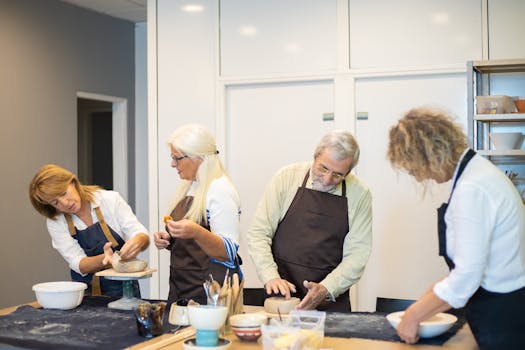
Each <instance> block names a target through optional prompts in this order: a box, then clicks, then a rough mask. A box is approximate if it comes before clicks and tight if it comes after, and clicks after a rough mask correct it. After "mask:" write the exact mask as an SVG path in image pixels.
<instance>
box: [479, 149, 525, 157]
mask: <svg viewBox="0 0 525 350" xmlns="http://www.w3.org/2000/svg"><path fill="white" fill-rule="evenodd" d="M476 152H477V153H478V154H479V155H482V156H491V157H525V149H509V150H502V151H498V150H493V149H491V150H476Z"/></svg>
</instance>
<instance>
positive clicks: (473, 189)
mask: <svg viewBox="0 0 525 350" xmlns="http://www.w3.org/2000/svg"><path fill="white" fill-rule="evenodd" d="M456 173H457V169H456ZM455 177H456V175H454V178H455ZM445 222H446V225H447V231H446V237H447V252H448V255H449V257H450V258H451V259H452V260H453V261H454V264H455V268H454V269H453V270H452V271H451V272H450V274H449V275H448V276H447V277H446V278H444V279H443V280H441V281H440V282H438V283H437V284H436V285H435V286H434V292H435V293H436V295H437V296H438V297H439V298H441V299H442V300H444V301H446V302H447V303H448V304H449V305H451V306H452V307H454V308H459V307H463V306H464V305H465V304H466V303H467V301H468V300H469V298H470V297H471V296H472V295H473V294H474V293H475V292H476V290H477V289H478V288H479V287H480V286H481V287H483V288H484V289H486V290H488V291H491V292H499V293H505V292H510V291H514V290H516V289H519V288H521V287H523V286H525V207H524V206H523V203H522V199H521V197H520V195H519V193H518V192H517V190H516V188H515V187H514V185H513V184H512V182H511V181H510V180H509V179H508V178H507V176H505V174H503V173H502V172H501V171H500V170H499V169H498V168H497V167H496V166H495V165H494V164H492V163H491V162H490V161H488V160H487V159H485V158H483V157H482V156H479V155H476V156H474V158H472V159H471V161H470V162H469V163H468V165H467V167H466V168H465V170H464V172H463V174H462V175H461V177H460V178H459V180H458V182H457V184H456V188H455V190H454V192H453V194H452V198H451V200H450V203H449V206H448V209H447V212H446V214H445Z"/></svg>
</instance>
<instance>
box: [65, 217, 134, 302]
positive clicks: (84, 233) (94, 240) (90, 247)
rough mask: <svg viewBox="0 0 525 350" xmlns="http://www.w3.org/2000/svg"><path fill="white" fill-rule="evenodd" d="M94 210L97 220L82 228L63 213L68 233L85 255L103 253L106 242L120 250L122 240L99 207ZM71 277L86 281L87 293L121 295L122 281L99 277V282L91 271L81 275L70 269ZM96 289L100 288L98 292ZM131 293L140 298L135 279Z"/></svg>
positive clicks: (74, 279) (78, 280) (114, 248)
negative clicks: (108, 223)
mask: <svg viewBox="0 0 525 350" xmlns="http://www.w3.org/2000/svg"><path fill="white" fill-rule="evenodd" d="M94 210H95V213H96V214H97V218H98V222H97V223H94V224H93V225H91V226H88V227H87V228H86V229H84V230H79V229H77V228H76V227H75V226H74V225H73V220H72V218H71V216H70V215H69V214H64V216H65V218H66V221H67V223H68V228H69V233H70V234H71V236H72V237H73V238H74V239H76V240H77V242H78V244H79V245H80V247H82V249H83V250H84V252H85V253H86V255H87V256H96V255H99V254H103V253H104V245H105V244H106V243H107V242H112V248H113V250H120V249H121V248H122V246H123V245H124V240H123V239H122V238H121V237H120V236H119V235H118V234H117V233H116V232H115V231H114V230H113V229H112V228H111V227H109V226H108V225H107V224H106V221H105V220H104V217H103V216H102V213H101V211H100V208H99V207H96V208H95V209H94ZM71 279H72V280H73V281H77V282H84V283H86V284H87V285H88V289H87V291H86V293H87V294H91V295H99V294H102V295H106V296H111V297H121V296H122V281H115V280H109V279H106V278H104V277H101V278H100V282H99V277H98V276H94V274H92V273H90V274H87V275H86V276H82V275H81V274H79V273H77V272H75V271H73V270H71ZM99 283H100V284H99ZM99 288H100V289H99ZM98 289H99V290H100V293H99V291H98ZM133 294H134V295H135V296H136V297H139V298H140V289H139V284H138V282H137V281H136V280H135V281H133Z"/></svg>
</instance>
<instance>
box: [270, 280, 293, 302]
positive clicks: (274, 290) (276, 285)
mask: <svg viewBox="0 0 525 350" xmlns="http://www.w3.org/2000/svg"><path fill="white" fill-rule="evenodd" d="M265 288H266V294H268V295H272V294H281V295H283V296H284V297H285V298H286V299H290V292H292V293H295V292H296V291H297V290H296V289H295V286H294V285H293V284H292V283H290V282H288V281H287V280H285V279H282V278H274V279H271V280H269V281H268V282H266V284H265Z"/></svg>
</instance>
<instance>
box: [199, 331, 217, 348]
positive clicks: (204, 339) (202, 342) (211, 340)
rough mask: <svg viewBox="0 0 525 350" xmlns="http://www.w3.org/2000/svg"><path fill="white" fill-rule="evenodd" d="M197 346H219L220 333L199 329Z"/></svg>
mask: <svg viewBox="0 0 525 350" xmlns="http://www.w3.org/2000/svg"><path fill="white" fill-rule="evenodd" d="M195 338H197V346H217V344H219V331H217V330H209V329H197V333H196V337H195Z"/></svg>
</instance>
